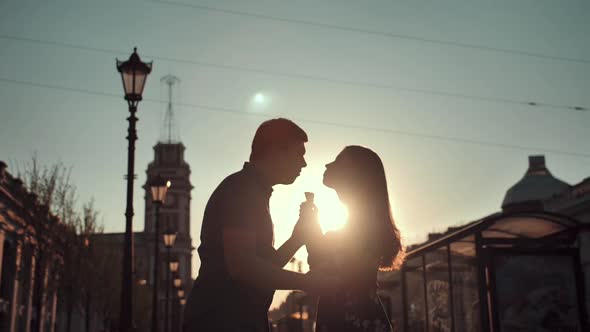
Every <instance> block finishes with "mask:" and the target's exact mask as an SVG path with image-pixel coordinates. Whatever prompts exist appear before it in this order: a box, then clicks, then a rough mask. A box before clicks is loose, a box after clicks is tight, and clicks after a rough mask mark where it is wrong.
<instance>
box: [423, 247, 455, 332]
mask: <svg viewBox="0 0 590 332" xmlns="http://www.w3.org/2000/svg"><path fill="white" fill-rule="evenodd" d="M425 258H426V299H427V301H428V326H429V331H430V332H448V331H451V307H450V302H451V301H450V287H449V264H448V262H449V256H448V253H447V247H446V246H445V247H442V248H438V249H436V250H433V251H430V252H428V253H426V254H425Z"/></svg>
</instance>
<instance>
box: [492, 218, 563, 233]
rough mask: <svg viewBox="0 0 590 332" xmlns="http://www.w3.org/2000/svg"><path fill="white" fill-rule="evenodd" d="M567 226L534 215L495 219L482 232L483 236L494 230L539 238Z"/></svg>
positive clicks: (495, 231)
mask: <svg viewBox="0 0 590 332" xmlns="http://www.w3.org/2000/svg"><path fill="white" fill-rule="evenodd" d="M567 228H568V227H567V226H565V225H563V224H560V223H558V222H554V221H550V220H548V219H541V218H535V217H508V218H503V219H500V220H497V221H496V222H495V223H494V224H493V225H491V226H490V227H488V229H487V230H486V231H484V232H483V236H484V237H491V236H489V235H488V234H487V233H488V232H490V231H494V235H496V234H497V232H503V233H506V234H513V235H515V236H518V237H524V238H540V237H544V236H547V235H551V234H555V233H557V232H560V231H563V230H565V229H567Z"/></svg>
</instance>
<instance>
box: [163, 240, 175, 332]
mask: <svg viewBox="0 0 590 332" xmlns="http://www.w3.org/2000/svg"><path fill="white" fill-rule="evenodd" d="M174 241H176V233H174V232H172V231H170V230H168V231H167V232H166V233H164V245H165V246H166V264H167V265H168V266H169V265H170V248H172V246H174ZM170 287H171V285H170V269H166V310H165V311H164V315H165V318H164V323H165V324H166V325H165V328H164V330H165V331H166V332H168V331H170V321H169V317H170Z"/></svg>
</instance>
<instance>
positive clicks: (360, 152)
mask: <svg viewBox="0 0 590 332" xmlns="http://www.w3.org/2000/svg"><path fill="white" fill-rule="evenodd" d="M342 153H343V154H347V157H348V158H347V159H348V160H349V161H350V163H351V165H348V166H349V167H348V169H347V173H348V175H349V176H348V177H347V179H346V181H347V182H349V185H350V189H352V190H351V192H353V194H352V198H351V199H353V200H354V201H355V204H354V205H355V206H356V207H362V211H363V215H365V216H366V220H362V222H363V224H362V227H363V229H364V231H363V233H365V235H366V236H367V237H366V241H369V243H371V244H375V245H376V248H377V250H378V252H379V254H380V256H379V257H380V260H379V270H382V271H388V270H392V269H396V268H399V267H400V266H401V264H402V262H403V259H404V252H405V250H404V247H403V245H402V242H401V236H400V232H399V230H398V228H397V227H396V225H395V222H394V219H393V214H392V212H391V204H390V202H389V191H388V189H387V179H386V177H385V169H384V167H383V162H382V161H381V158H379V156H378V155H377V154H376V153H375V152H374V151H372V150H370V149H368V148H365V147H362V146H357V145H351V146H347V147H346V148H344V150H343V151H342Z"/></svg>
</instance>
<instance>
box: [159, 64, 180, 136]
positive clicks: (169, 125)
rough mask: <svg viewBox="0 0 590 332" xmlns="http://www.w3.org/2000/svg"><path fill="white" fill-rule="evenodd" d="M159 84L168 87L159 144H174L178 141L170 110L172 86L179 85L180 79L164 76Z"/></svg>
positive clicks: (172, 112)
mask: <svg viewBox="0 0 590 332" xmlns="http://www.w3.org/2000/svg"><path fill="white" fill-rule="evenodd" d="M160 82H163V83H165V84H166V85H168V105H167V107H166V115H165V116H164V128H163V129H164V133H165V135H164V133H163V134H162V139H161V142H163V143H168V144H170V143H176V142H177V141H179V137H177V136H178V135H177V134H176V132H175V131H176V128H175V123H174V110H173V108H172V86H174V85H175V84H177V83H180V79H179V78H178V77H176V76H173V75H166V76H164V77H162V78H161V79H160Z"/></svg>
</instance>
